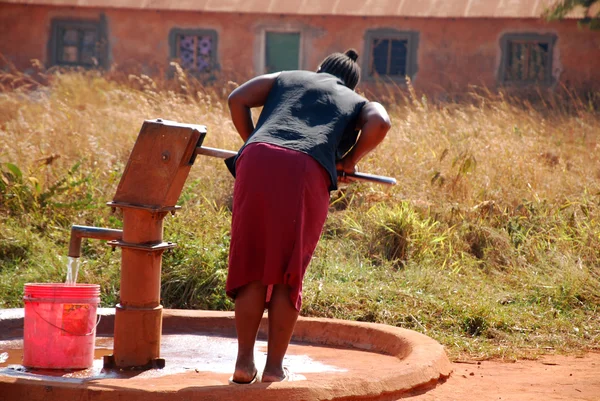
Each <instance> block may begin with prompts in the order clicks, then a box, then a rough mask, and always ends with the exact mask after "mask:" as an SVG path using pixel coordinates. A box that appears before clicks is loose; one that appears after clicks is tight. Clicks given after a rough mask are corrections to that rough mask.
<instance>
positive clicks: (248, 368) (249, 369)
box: [231, 362, 258, 384]
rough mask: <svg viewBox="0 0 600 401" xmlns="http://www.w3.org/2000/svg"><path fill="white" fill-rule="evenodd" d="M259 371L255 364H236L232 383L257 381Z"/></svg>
mask: <svg viewBox="0 0 600 401" xmlns="http://www.w3.org/2000/svg"><path fill="white" fill-rule="evenodd" d="M257 374H258V371H257V370H256V367H255V366H254V362H252V363H246V364H244V363H240V362H238V363H236V365H235V371H234V372H233V376H231V381H233V382H234V383H238V384H244V383H250V382H252V381H253V380H254V379H256V375H257Z"/></svg>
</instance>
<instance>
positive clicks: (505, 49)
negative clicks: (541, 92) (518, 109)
mask: <svg viewBox="0 0 600 401" xmlns="http://www.w3.org/2000/svg"><path fill="white" fill-rule="evenodd" d="M556 41H557V36H556V34H553V33H538V32H520V33H506V34H504V35H502V37H501V38H500V66H499V68H498V82H499V84H500V85H504V86H516V87H527V86H535V85H542V86H551V85H553V84H554V83H555V81H556V80H555V78H554V75H553V73H552V72H553V64H554V46H555V45H556ZM511 42H531V43H545V44H547V45H548V65H547V66H546V71H545V76H546V79H544V80H543V81H530V80H510V79H506V72H507V69H508V68H507V67H508V60H509V59H508V57H509V45H510V43H511Z"/></svg>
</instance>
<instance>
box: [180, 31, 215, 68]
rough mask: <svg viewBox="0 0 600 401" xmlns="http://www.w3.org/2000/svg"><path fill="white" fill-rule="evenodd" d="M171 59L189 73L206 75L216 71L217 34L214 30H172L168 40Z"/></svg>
mask: <svg viewBox="0 0 600 401" xmlns="http://www.w3.org/2000/svg"><path fill="white" fill-rule="evenodd" d="M169 43H170V49H171V59H175V60H177V61H178V62H179V65H181V67H182V68H183V69H185V70H187V71H189V72H191V73H194V74H199V73H208V72H211V71H214V70H216V69H218V64H217V32H216V31H214V30H205V29H195V30H185V29H174V30H172V31H171V34H170V38H169Z"/></svg>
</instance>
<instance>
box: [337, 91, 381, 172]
mask: <svg viewBox="0 0 600 401" xmlns="http://www.w3.org/2000/svg"><path fill="white" fill-rule="evenodd" d="M391 126H392V123H391V122H390V117H389V116H388V113H387V111H385V109H384V108H383V106H382V105H381V104H379V103H376V102H369V103H367V104H365V105H364V106H363V108H362V110H361V112H360V115H359V117H358V127H357V128H358V129H360V131H361V132H360V136H359V137H358V141H356V144H355V145H354V147H353V148H352V150H351V151H350V152H348V154H347V155H346V156H345V157H344V158H343V159H342V160H340V161H339V162H338V163H337V169H338V171H343V172H345V173H354V172H355V171H356V164H357V163H358V162H359V161H360V159H362V158H363V157H365V155H366V154H367V153H369V152H370V151H372V150H373V149H375V147H376V146H377V145H379V143H381V141H383V138H385V136H386V134H387V132H388V131H389V130H390V128H391Z"/></svg>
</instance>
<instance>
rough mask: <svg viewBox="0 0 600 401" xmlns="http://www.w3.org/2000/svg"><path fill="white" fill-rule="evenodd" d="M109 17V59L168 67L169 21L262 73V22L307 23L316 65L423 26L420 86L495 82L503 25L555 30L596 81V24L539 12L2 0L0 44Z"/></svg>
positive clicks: (28, 49) (15, 58)
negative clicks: (270, 10)
mask: <svg viewBox="0 0 600 401" xmlns="http://www.w3.org/2000/svg"><path fill="white" fill-rule="evenodd" d="M102 12H103V13H104V14H105V16H106V19H107V22H108V32H109V43H110V57H111V65H112V66H113V67H116V68H119V69H124V70H128V69H132V70H134V71H138V72H145V73H150V74H152V73H163V72H164V70H166V69H167V68H168V62H169V60H168V57H169V42H168V37H169V32H170V30H171V29H172V28H190V29H214V30H216V31H217V33H218V62H219V64H220V65H221V68H222V70H224V71H226V72H231V71H233V72H235V73H236V74H237V75H238V76H241V77H250V76H252V75H254V74H257V73H260V72H261V71H256V68H257V67H259V66H260V64H261V55H262V52H261V49H262V48H261V36H262V35H261V32H262V30H261V29H264V28H269V29H272V28H283V29H285V28H289V29H293V30H301V31H302V32H303V35H302V38H303V39H302V40H303V44H302V56H301V58H302V65H301V68H304V69H316V67H317V66H318V64H319V62H320V61H321V60H322V59H323V58H324V57H325V56H326V55H327V54H329V53H330V52H333V51H343V50H345V49H346V48H349V47H354V48H356V49H357V50H358V51H359V53H363V52H364V47H365V44H364V36H365V32H366V30H368V29H378V28H393V29H397V30H401V31H403V30H414V31H418V32H419V33H420V39H419V48H418V52H417V56H418V73H417V75H416V77H415V80H414V85H415V87H416V88H418V89H423V90H432V91H437V90H443V91H446V90H450V91H455V90H461V89H464V88H465V87H467V86H468V85H470V84H474V85H483V86H486V87H490V88H494V87H496V85H497V84H496V82H497V76H496V75H497V71H498V67H499V63H500V56H501V52H500V38H501V36H502V35H503V34H504V33H516V32H532V33H554V34H556V35H557V37H558V40H557V42H556V45H555V48H554V53H555V54H554V62H553V69H554V71H555V75H556V77H558V79H559V82H560V83H565V84H567V85H570V86H574V87H586V88H587V87H590V85H592V86H595V87H596V88H600V67H599V66H600V32H597V31H596V32H592V31H589V30H587V29H579V28H578V27H577V23H576V22H575V21H572V20H569V21H561V22H554V23H545V22H543V21H540V20H534V19H492V18H490V19H433V18H388V17H379V18H361V17H340V16H333V17H332V16H324V17H303V16H279V15H267V14H264V15H261V14H237V13H229V14H228V13H203V12H191V11H188V12H183V11H152V10H131V9H105V10H101V9H93V8H74V7H47V6H32V5H11V4H6V3H4V4H0V53H2V54H3V55H4V56H5V57H7V58H8V59H9V60H10V61H11V62H13V63H14V64H15V65H16V66H17V67H18V68H20V69H26V68H28V67H29V66H30V60H31V59H34V58H35V59H39V60H41V61H42V62H46V61H47V53H48V51H47V43H48V35H49V32H50V23H51V20H52V19H53V18H63V19H64V18H73V19H93V20H98V19H99V16H100V14H101V13H102Z"/></svg>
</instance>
